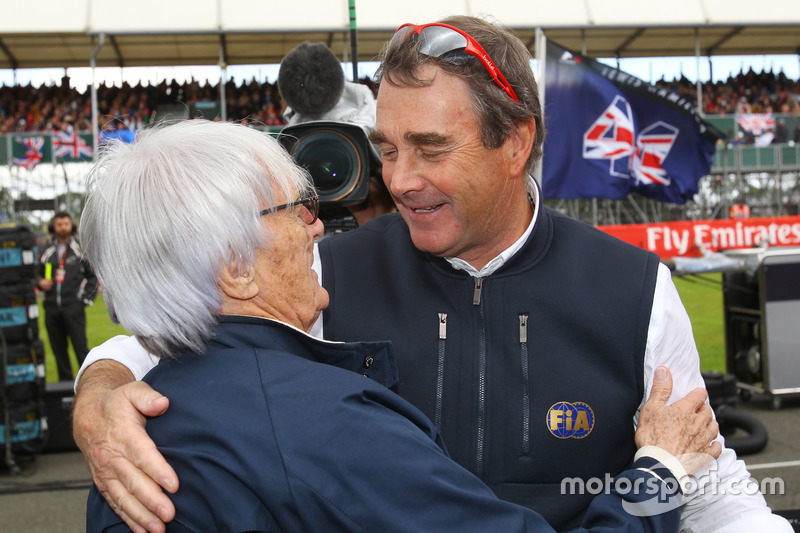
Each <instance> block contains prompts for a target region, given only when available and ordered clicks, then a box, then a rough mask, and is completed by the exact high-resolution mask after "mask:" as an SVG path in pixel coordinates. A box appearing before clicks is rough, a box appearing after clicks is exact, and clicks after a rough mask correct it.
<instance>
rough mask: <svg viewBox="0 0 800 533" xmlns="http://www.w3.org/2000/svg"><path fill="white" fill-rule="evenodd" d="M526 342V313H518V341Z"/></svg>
mask: <svg viewBox="0 0 800 533" xmlns="http://www.w3.org/2000/svg"><path fill="white" fill-rule="evenodd" d="M526 342H528V315H519V343H520V344H525V343H526Z"/></svg>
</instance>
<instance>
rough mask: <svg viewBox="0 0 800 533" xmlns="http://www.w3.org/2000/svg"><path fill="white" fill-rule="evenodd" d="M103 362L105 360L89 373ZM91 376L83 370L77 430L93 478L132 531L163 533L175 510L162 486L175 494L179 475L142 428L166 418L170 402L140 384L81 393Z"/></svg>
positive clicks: (76, 407)
mask: <svg viewBox="0 0 800 533" xmlns="http://www.w3.org/2000/svg"><path fill="white" fill-rule="evenodd" d="M101 363H105V361H99V362H97V363H94V364H93V365H92V366H91V367H89V368H88V369H86V370H87V371H88V370H91V369H93V367H94V366H95V365H99V364H101ZM112 363H113V362H112ZM115 364H116V363H115ZM87 377H88V376H87V375H86V372H84V376H83V378H82V379H81V381H80V383H79V389H78V395H77V396H76V398H75V403H74V409H73V428H74V429H73V432H74V437H75V442H76V444H77V445H78V447H79V448H80V449H81V451H82V452H83V455H84V457H85V458H86V462H87V464H88V465H89V470H90V472H91V474H92V478H93V479H94V482H95V484H96V485H97V488H98V489H99V490H100V493H101V494H103V496H104V497H105V499H106V500H107V501H108V503H109V505H111V508H112V509H114V511H115V512H116V513H117V514H118V515H119V516H120V517H121V518H122V519H123V520H124V521H125V523H126V524H127V525H128V526H129V527H130V528H131V529H132V530H133V531H134V532H136V533H146V532H148V531H152V532H158V533H160V532H163V531H165V529H166V526H165V525H164V524H165V523H166V522H169V521H170V520H172V519H173V518H174V517H175V507H174V505H173V504H172V501H171V500H170V499H169V497H168V496H167V495H166V494H164V493H163V492H162V490H161V487H163V488H164V489H165V490H167V491H168V492H171V493H174V492H175V491H177V490H178V477H177V475H176V474H175V471H174V470H173V469H172V467H171V466H169V464H168V463H167V462H166V461H165V460H164V458H163V457H162V456H161V454H160V453H159V452H158V450H157V449H156V446H155V444H154V443H153V441H152V440H150V437H149V436H148V435H147V433H146V432H145V429H144V428H145V421H146V419H145V417H151V416H159V415H161V414H163V413H164V412H165V411H166V410H167V407H168V406H169V400H168V399H167V398H166V397H165V396H162V395H161V394H159V393H158V392H156V391H154V390H153V389H152V388H150V386H149V385H147V384H146V383H144V382H141V381H139V382H131V383H127V384H125V385H122V386H120V387H118V388H115V389H112V390H105V391H103V392H101V391H99V390H97V389H94V390H87V391H83V390H82V389H83V385H84V382H86V380H87ZM88 387H91V385H88ZM81 393H83V397H82V394H81Z"/></svg>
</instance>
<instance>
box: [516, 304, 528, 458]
mask: <svg viewBox="0 0 800 533" xmlns="http://www.w3.org/2000/svg"><path fill="white" fill-rule="evenodd" d="M519 345H520V358H521V362H522V455H530V453H531V395H530V386H531V384H530V375H529V374H528V315H519Z"/></svg>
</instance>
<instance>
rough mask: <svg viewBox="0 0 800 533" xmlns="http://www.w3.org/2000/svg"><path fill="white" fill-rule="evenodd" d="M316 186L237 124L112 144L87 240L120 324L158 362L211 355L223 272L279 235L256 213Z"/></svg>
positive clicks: (264, 139) (243, 265) (88, 210)
mask: <svg viewBox="0 0 800 533" xmlns="http://www.w3.org/2000/svg"><path fill="white" fill-rule="evenodd" d="M310 187H312V185H311V182H310V180H309V177H308V174H307V172H306V171H305V170H303V169H302V168H300V167H298V166H297V165H295V164H294V162H293V161H292V159H291V157H290V156H289V155H288V153H287V152H286V151H285V150H284V149H283V148H282V147H281V146H280V145H279V144H278V142H277V141H276V140H275V139H273V138H272V137H270V135H269V134H268V133H264V132H260V131H257V130H254V129H251V128H248V127H246V126H242V125H240V124H234V123H226V122H209V121H206V120H189V121H185V122H179V123H176V124H174V125H170V126H166V127H156V128H150V129H146V130H141V131H140V133H139V134H138V135H137V137H136V140H135V142H134V143H133V144H124V143H121V142H118V143H115V144H112V145H110V146H108V147H107V148H104V150H103V151H102V152H101V154H100V158H99V160H98V162H97V164H96V165H95V167H94V168H93V169H92V171H91V173H90V175H89V181H88V186H87V190H88V198H87V201H86V207H85V209H84V211H83V215H82V216H81V235H82V237H83V246H84V248H85V252H86V254H87V256H88V259H89V261H90V262H91V264H92V265H93V267H94V269H95V272H96V273H97V277H98V279H99V280H100V283H101V286H102V287H103V292H104V294H105V296H106V298H107V299H108V300H109V302H110V303H111V306H110V307H109V310H110V311H111V314H112V318H115V320H116V321H118V322H119V323H120V324H122V326H123V327H124V328H125V329H126V330H127V331H128V332H130V333H132V334H133V335H135V336H136V338H137V339H138V341H139V342H140V343H141V344H142V346H144V347H145V348H146V349H147V350H148V351H150V352H151V353H153V354H155V355H158V356H161V357H166V356H169V355H174V354H176V353H177V352H179V351H183V350H191V351H194V352H202V351H203V349H204V345H205V343H206V342H207V341H208V340H209V339H210V338H211V336H212V335H213V328H214V324H215V323H216V316H215V315H217V314H218V313H219V310H220V304H221V296H220V294H219V290H218V286H217V276H218V273H219V271H220V268H221V267H222V265H230V264H236V265H237V266H238V267H239V268H240V269H241V270H242V271H243V270H244V269H247V268H248V267H249V266H250V265H252V263H253V261H254V258H255V255H254V252H255V251H256V249H258V248H259V247H261V248H264V247H265V242H266V241H268V239H269V237H270V236H269V235H268V233H267V231H266V230H265V229H264V227H263V225H262V224H261V221H260V217H259V211H260V210H261V209H263V208H265V207H267V206H274V205H275V204H276V202H277V199H278V198H280V199H284V200H285V201H291V200H292V199H294V198H295V197H296V196H297V195H298V194H302V193H303V192H304V191H306V190H307V189H309V188H310Z"/></svg>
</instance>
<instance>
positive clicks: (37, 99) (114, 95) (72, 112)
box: [0, 69, 800, 142]
mask: <svg viewBox="0 0 800 533" xmlns="http://www.w3.org/2000/svg"><path fill="white" fill-rule="evenodd" d="M361 81H362V83H366V84H369V85H370V86H371V88H372V89H373V90H375V86H374V83H372V82H371V81H370V80H367V79H364V80H361ZM656 85H658V86H661V87H666V88H668V89H669V90H671V91H674V92H677V93H679V94H680V95H681V96H683V97H685V98H687V99H690V100H693V101H695V103H696V101H697V85H696V84H694V83H693V82H691V81H689V80H688V79H686V78H685V77H684V78H681V79H676V80H672V81H666V80H663V79H662V80H660V81H658V82H656ZM97 98H98V110H99V117H98V126H99V127H100V128H101V129H106V130H108V129H123V128H124V129H129V130H136V129H138V128H140V127H142V126H143V125H145V124H147V123H148V122H150V121H151V120H153V119H154V118H155V117H154V112H155V111H156V109H157V108H158V107H159V106H161V105H166V104H175V103H181V104H184V105H185V106H186V109H187V110H192V113H193V114H195V115H196V114H198V113H199V112H198V111H196V109H200V108H201V106H197V104H198V103H202V102H206V103H211V102H218V101H219V86H218V85H216V84H210V83H208V82H206V83H205V84H200V83H198V82H196V81H191V82H189V83H185V84H179V83H177V82H176V81H174V80H173V81H172V82H166V81H163V82H161V83H160V84H158V85H141V84H137V85H135V86H131V85H129V84H127V83H123V84H122V86H121V87H116V86H105V85H100V86H99V87H98V89H97ZM225 98H226V111H227V119H228V120H233V121H244V122H253V123H256V124H262V125H266V126H279V125H281V124H283V123H284V122H283V118H282V114H283V109H284V104H283V101H282V100H281V97H280V94H279V92H278V88H277V85H276V84H271V83H268V82H264V83H261V82H258V81H255V80H252V81H251V82H248V83H241V84H239V85H237V84H236V83H235V82H234V81H229V82H228V83H227V84H226V86H225ZM703 112H704V113H705V114H707V115H734V114H737V113H787V114H790V115H791V116H792V118H793V119H797V118H798V117H800V80H796V81H793V80H790V79H788V78H787V77H786V75H785V74H784V73H783V72H780V73H777V74H776V73H774V72H773V71H769V72H767V71H762V72H761V73H756V72H754V71H753V70H752V69H751V70H749V71H748V72H741V73H739V74H738V75H737V76H735V77H729V78H728V80H727V81H725V82H716V83H704V84H703ZM206 118H214V117H208V116H207V117H206ZM91 120H92V110H91V91H90V90H89V89H87V90H86V91H85V92H83V93H80V92H78V91H77V90H75V89H73V88H70V87H69V79H68V78H66V77H65V78H63V79H62V80H61V83H60V84H56V85H52V86H48V85H42V86H40V87H32V86H30V85H27V86H15V87H5V86H4V87H0V133H10V132H19V131H41V132H48V131H72V130H77V131H86V130H90V129H91ZM788 140H794V141H795V142H800V126H798V128H797V129H796V130H795V131H793V132H791V131H786V126H785V124H783V125H782V124H781V121H780V120H778V121H777V122H776V126H775V142H786V141H788Z"/></svg>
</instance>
